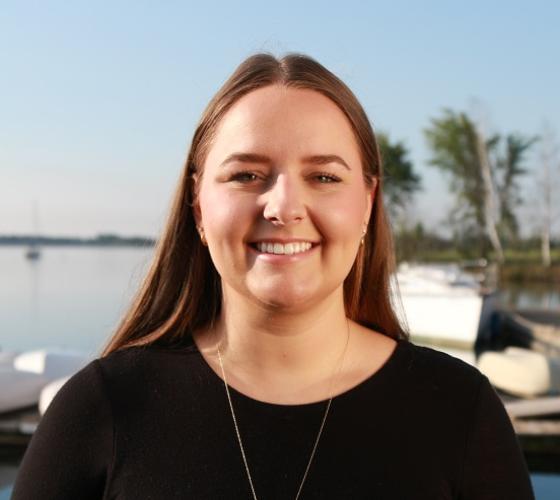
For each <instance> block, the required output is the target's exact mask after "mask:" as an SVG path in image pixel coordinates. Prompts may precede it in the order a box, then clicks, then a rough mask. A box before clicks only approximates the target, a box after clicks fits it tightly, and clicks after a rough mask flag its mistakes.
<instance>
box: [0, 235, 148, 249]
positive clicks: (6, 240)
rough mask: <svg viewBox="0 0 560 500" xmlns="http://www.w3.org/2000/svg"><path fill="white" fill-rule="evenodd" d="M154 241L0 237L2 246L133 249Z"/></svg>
mask: <svg viewBox="0 0 560 500" xmlns="http://www.w3.org/2000/svg"><path fill="white" fill-rule="evenodd" d="M155 243H156V240H155V239H153V238H147V237H143V236H130V237H125V236H118V235H116V234H99V235H97V236H95V237H93V238H78V237H72V236H66V237H56V236H29V235H23V236H14V235H5V236H0V245H2V246H30V245H39V246H42V247H47V246H96V247H99V246H110V247H114V246H134V247H153V246H154V245H155Z"/></svg>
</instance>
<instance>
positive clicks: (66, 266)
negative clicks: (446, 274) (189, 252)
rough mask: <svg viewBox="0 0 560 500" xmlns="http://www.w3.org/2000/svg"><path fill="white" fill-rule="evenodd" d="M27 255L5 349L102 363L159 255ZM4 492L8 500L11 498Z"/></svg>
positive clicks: (538, 296)
mask: <svg viewBox="0 0 560 500" xmlns="http://www.w3.org/2000/svg"><path fill="white" fill-rule="evenodd" d="M24 252H25V248H24V247H19V246H16V247H9V246H0V349H1V350H17V351H20V350H30V349H38V348H43V347H62V348H66V349H73V350H78V351H81V352H84V353H86V354H87V355H89V356H91V357H94V356H97V355H99V353H100V351H101V349H102V347H103V345H104V344H105V342H106V341H107V340H108V339H109V338H110V336H111V334H112V332H113V330H114V328H115V327H116V325H117V323H118V321H119V319H120V317H121V316H122V314H123V313H124V311H125V310H126V308H127V305H128V304H129V302H130V300H131V298H132V295H133V293H134V292H135V291H136V289H137V287H138V285H139V283H140V281H141V279H142V278H143V276H144V275H145V273H146V272H147V266H148V265H149V262H150V259H151V257H152V254H153V248H149V249H141V248H109V247H100V248H94V247H45V248H43V252H42V256H41V259H40V260H38V261H28V260H26V259H25V257H24ZM500 298H501V301H502V303H504V304H507V305H510V306H513V307H516V306H517V307H524V308H525V307H548V308H555V309H558V308H560V290H558V289H553V288H552V287H546V286H544V287H543V286H531V287H527V286H523V287H508V289H505V290H502V291H501V292H500ZM531 477H532V480H533V484H534V486H535V490H536V492H537V498H539V499H553V498H554V499H556V498H558V497H559V496H560V476H558V475H543V474H533V475H532V476H531ZM8 491H9V488H8V489H6V488H5V489H4V490H1V489H0V500H2V499H4V498H9V494H8Z"/></svg>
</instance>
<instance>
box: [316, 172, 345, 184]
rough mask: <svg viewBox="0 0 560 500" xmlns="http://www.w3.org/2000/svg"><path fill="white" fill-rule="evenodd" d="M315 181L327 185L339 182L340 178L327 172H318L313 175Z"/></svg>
mask: <svg viewBox="0 0 560 500" xmlns="http://www.w3.org/2000/svg"><path fill="white" fill-rule="evenodd" d="M315 179H318V181H319V183H320V184H329V183H331V182H340V180H341V179H340V177H337V176H336V175H333V174H329V173H328V172H319V173H318V174H316V175H315Z"/></svg>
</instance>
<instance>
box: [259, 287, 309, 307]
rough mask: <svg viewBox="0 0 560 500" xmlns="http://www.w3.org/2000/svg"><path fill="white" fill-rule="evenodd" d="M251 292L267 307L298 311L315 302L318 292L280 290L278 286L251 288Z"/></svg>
mask: <svg viewBox="0 0 560 500" xmlns="http://www.w3.org/2000/svg"><path fill="white" fill-rule="evenodd" d="M251 294H252V295H253V297H255V298H256V299H257V300H258V301H259V302H260V303H261V304H263V305H264V306H265V307H267V308H270V309H271V310H274V311H282V310H284V311H294V312H296V311H298V310H301V309H305V308H306V307H307V306H309V305H310V304H312V303H313V302H315V301H316V300H317V298H318V293H316V292H312V291H311V290H308V289H306V290H297V289H294V288H292V289H290V290H286V289H283V290H279V289H278V288H276V287H273V288H271V289H267V290H263V289H262V288H260V289H258V290H251Z"/></svg>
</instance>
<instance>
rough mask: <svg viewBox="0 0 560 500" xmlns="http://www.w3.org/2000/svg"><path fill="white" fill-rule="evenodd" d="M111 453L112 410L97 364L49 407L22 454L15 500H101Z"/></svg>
mask: <svg viewBox="0 0 560 500" xmlns="http://www.w3.org/2000/svg"><path fill="white" fill-rule="evenodd" d="M112 449H113V418H112V412H111V406H110V403H109V400H108V398H107V394H106V393H105V390H104V384H103V375H102V373H101V367H100V364H99V360H94V361H92V362H91V363H89V364H88V365H86V366H85V367H84V368H82V369H81V370H80V371H79V372H77V373H76V374H74V375H73V376H72V377H71V378H70V379H69V380H68V382H66V384H64V385H63V386H62V387H61V389H60V390H59V391H58V393H57V394H56V396H55V397H54V399H53V400H52V401H51V404H50V405H49V406H48V408H47V411H46V412H45V413H44V415H43V417H42V418H41V420H40V422H39V425H38V427H37V429H36V430H35V432H34V434H33V436H32V438H31V441H30V443H29V446H28V448H27V450H26V452H25V454H24V456H23V460H22V462H21V464H20V467H19V470H18V474H17V477H16V482H15V485H14V488H13V492H12V500H37V499H41V500H51V499H57V500H66V499H68V500H69V499H73V500H75V499H77V498H80V499H84V500H86V499H101V498H102V497H103V492H104V489H105V482H106V479H107V476H108V470H109V467H110V463H111V456H112Z"/></svg>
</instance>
